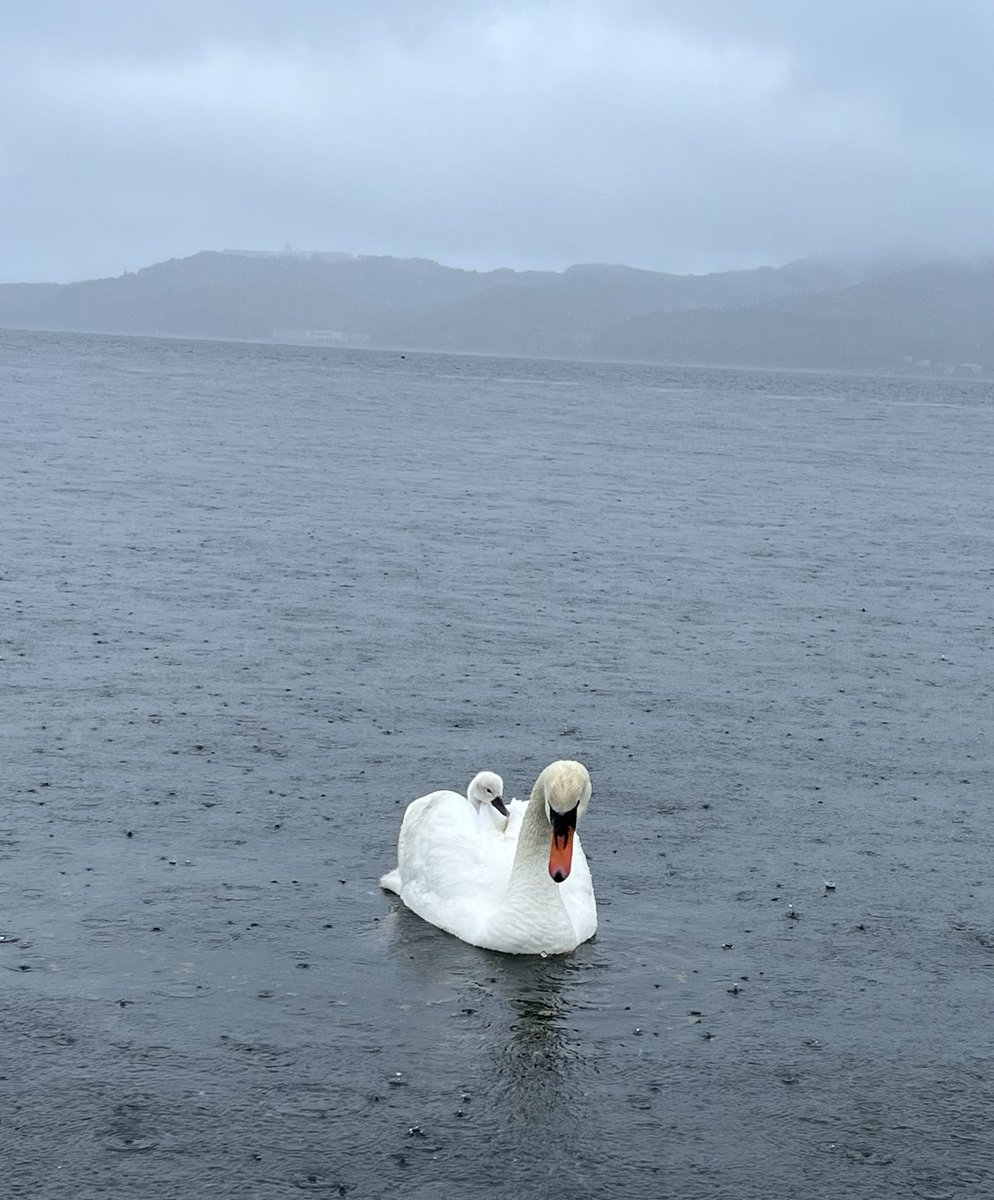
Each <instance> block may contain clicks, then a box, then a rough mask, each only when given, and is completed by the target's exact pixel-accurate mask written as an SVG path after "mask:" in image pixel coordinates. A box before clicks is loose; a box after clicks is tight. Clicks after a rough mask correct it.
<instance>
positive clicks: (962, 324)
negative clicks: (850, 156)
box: [0, 251, 994, 373]
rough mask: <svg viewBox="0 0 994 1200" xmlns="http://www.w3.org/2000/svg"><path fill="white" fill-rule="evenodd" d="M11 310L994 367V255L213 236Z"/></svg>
mask: <svg viewBox="0 0 994 1200" xmlns="http://www.w3.org/2000/svg"><path fill="white" fill-rule="evenodd" d="M0 325H2V326H6V327H13V328H31V329H61V330H78V331H99V332H109V333H128V334H151V335H169V336H189V337H217V338H238V339H251V340H259V339H262V340H265V339H270V338H275V339H277V340H289V341H293V340H308V341H322V342H331V343H336V344H344V345H369V346H378V347H394V348H409V349H427V350H446V351H452V352H463V353H491V354H508V355H526V356H527V355H535V356H550V357H571V358H576V357H580V358H583V357H591V358H620V359H637V360H643V361H650V362H669V363H707V364H711V365H743V366H745V365H755V366H770V367H776V366H783V367H811V368H827V369H833V368H834V369H849V370H885V371H887V370H917V371H922V370H945V371H948V370H959V371H963V372H967V373H973V372H976V371H977V369H978V368H980V369H982V370H983V371H984V372H985V373H986V372H988V371H991V370H994V265H992V264H991V263H985V264H982V265H972V266H967V265H958V264H938V265H931V266H916V267H905V268H903V269H898V268H895V267H894V266H893V265H891V266H885V265H878V266H876V267H872V266H863V267H860V268H855V267H852V266H843V265H832V264H829V263H826V262H821V261H817V260H806V261H802V262H796V263H791V264H789V265H787V266H784V267H779V268H770V267H762V268H758V269H756V270H751V271H731V272H719V273H715V274H711V275H669V274H664V273H660V272H654V271H645V270H638V269H635V268H631V267H623V266H606V265H601V264H592V265H584V266H575V267H570V268H568V269H567V270H565V271H563V272H551V271H524V272H516V271H511V270H497V271H488V272H477V271H464V270H458V269H455V268H451V267H445V266H441V265H440V264H438V263H435V262H430V261H428V260H425V259H395V258H383V257H355V256H350V255H344V254H313V255H307V254H301V253H287V254H253V253H248V252H237V251H225V252H204V253H201V254H195V255H193V256H192V257H190V258H185V259H175V260H172V261H170V262H166V263H159V264H157V265H155V266H150V267H146V268H144V269H143V270H141V271H138V272H136V273H133V274H132V273H129V274H126V275H123V276H121V277H119V278H116V279H99V280H90V281H87V282H82V283H73V284H65V285H59V284H5V285H0Z"/></svg>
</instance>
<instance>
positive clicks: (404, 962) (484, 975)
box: [381, 905, 599, 1168]
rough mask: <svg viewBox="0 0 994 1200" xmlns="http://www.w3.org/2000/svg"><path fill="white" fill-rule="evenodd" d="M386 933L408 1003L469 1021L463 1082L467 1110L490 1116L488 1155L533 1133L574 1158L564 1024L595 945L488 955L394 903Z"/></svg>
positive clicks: (578, 1104)
mask: <svg viewBox="0 0 994 1200" xmlns="http://www.w3.org/2000/svg"><path fill="white" fill-rule="evenodd" d="M381 928H382V923H381ZM386 935H387V941H388V946H389V949H390V952H391V955H392V957H393V958H394V960H395V961H396V962H397V964H398V971H399V974H400V976H401V978H402V980H406V984H402V987H404V989H405V992H406V994H407V996H408V999H413V991H416V992H417V994H418V996H419V997H420V1000H421V1003H422V1004H426V1005H432V1004H445V1003H446V1002H451V1003H452V1004H453V1005H454V1006H456V1005H458V1006H460V1007H461V1008H462V1011H463V1012H472V1013H473V1015H472V1017H470V1018H469V1020H470V1021H471V1022H472V1023H473V1024H472V1030H473V1034H474V1037H473V1041H472V1045H471V1047H467V1049H468V1050H470V1051H471V1054H472V1062H471V1072H470V1071H467V1073H466V1074H465V1075H464V1078H467V1077H472V1079H473V1081H474V1082H473V1087H474V1103H483V1104H486V1106H487V1107H488V1108H489V1109H491V1111H492V1114H493V1115H492V1118H491V1121H492V1123H491V1124H488V1126H487V1127H488V1129H489V1130H490V1131H491V1132H490V1134H488V1136H489V1137H490V1138H491V1139H492V1140H491V1146H492V1148H495V1147H496V1145H497V1144H501V1145H503V1146H504V1148H505V1150H506V1151H507V1152H513V1153H516V1154H517V1153H521V1152H522V1147H523V1146H524V1145H525V1143H526V1141H527V1142H528V1143H532V1141H533V1139H534V1137H535V1134H536V1132H540V1133H541V1144H543V1145H545V1146H546V1147H552V1146H555V1147H556V1151H555V1154H554V1157H555V1158H559V1156H560V1155H564V1154H570V1153H574V1152H575V1149H576V1140H575V1139H576V1138H578V1136H579V1132H580V1130H581V1128H582V1125H583V1122H582V1116H583V1114H582V1108H583V1106H584V1104H585V1103H586V1101H585V1097H584V1093H585V1090H586V1089H585V1087H584V1086H583V1074H584V1071H585V1067H584V1066H583V1064H584V1061H585V1058H586V1051H585V1049H584V1047H583V1044H582V1042H581V1038H580V1035H579V1033H578V1032H577V1030H576V1029H575V1028H574V1027H573V1022H572V1016H573V1013H574V1011H575V1009H576V1007H577V1005H578V1003H580V996H581V995H582V994H583V992H584V991H585V984H586V981H587V979H588V978H589V972H590V970H591V969H596V965H597V962H598V958H599V956H598V955H597V952H596V949H595V947H594V946H593V945H588V946H585V947H581V948H580V949H579V950H578V951H576V952H575V953H573V954H569V955H561V956H554V957H549V958H539V957H531V956H518V955H504V954H496V953H493V952H491V951H487V950H480V949H477V948H476V947H473V946H468V945H466V944H465V943H463V942H460V941H459V940H458V939H456V938H453V937H450V936H449V935H448V934H445V933H442V932H441V931H440V930H438V929H435V928H434V927H432V926H430V925H427V924H426V923H425V922H424V921H421V920H420V919H419V918H418V917H416V916H414V914H413V913H411V912H409V911H408V910H406V909H404V908H403V907H402V906H400V905H398V906H397V909H396V910H395V911H394V912H393V913H392V914H391V919H390V921H389V923H388V927H387V929H386ZM412 983H413V984H414V985H415V987H414V989H411V984H412ZM464 1070H465V1065H464ZM476 1115H477V1117H479V1116H480V1115H481V1114H480V1113H479V1112H477V1114H476ZM546 1165H547V1166H549V1167H550V1168H551V1166H552V1162H551V1161H550V1162H548V1163H547V1164H546Z"/></svg>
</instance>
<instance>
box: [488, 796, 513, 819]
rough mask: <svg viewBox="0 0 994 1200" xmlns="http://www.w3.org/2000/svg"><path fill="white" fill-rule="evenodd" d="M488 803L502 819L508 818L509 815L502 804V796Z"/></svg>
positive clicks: (505, 806)
mask: <svg viewBox="0 0 994 1200" xmlns="http://www.w3.org/2000/svg"><path fill="white" fill-rule="evenodd" d="M490 803H491V804H492V805H493V806H494V808H496V809H497V811H498V812H499V813H500V815H501V816H502V817H509V816H510V815H511V814H510V813H509V812H508V811H507V805H506V804H505V803H504V799H503V797H502V796H498V797H497V799H496V800H491V801H490Z"/></svg>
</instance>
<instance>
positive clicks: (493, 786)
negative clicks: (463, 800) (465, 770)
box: [466, 771, 507, 817]
mask: <svg viewBox="0 0 994 1200" xmlns="http://www.w3.org/2000/svg"><path fill="white" fill-rule="evenodd" d="M466 796H467V798H468V799H470V800H472V802H473V803H474V804H475V805H476V808H477V810H478V811H479V809H481V808H483V806H484V805H485V804H492V805H493V807H494V808H496V809H497V811H498V812H499V813H500V814H501V815H502V816H504V817H506V816H507V805H506V804H505V803H504V780H503V779H501V777H500V776H499V775H495V774H494V773H493V771H481V772H480V773H479V775H474V776H473V778H472V779H471V780H470V782H469V787H468V788H467V789H466Z"/></svg>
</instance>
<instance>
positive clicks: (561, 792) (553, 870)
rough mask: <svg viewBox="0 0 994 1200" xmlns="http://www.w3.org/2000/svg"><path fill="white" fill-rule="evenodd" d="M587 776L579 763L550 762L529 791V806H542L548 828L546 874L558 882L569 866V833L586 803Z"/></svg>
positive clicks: (571, 863)
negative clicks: (549, 829)
mask: <svg viewBox="0 0 994 1200" xmlns="http://www.w3.org/2000/svg"><path fill="white" fill-rule="evenodd" d="M590 792H591V783H590V774H589V773H588V771H587V768H586V767H585V766H584V765H583V763H578V762H574V761H572V760H571V759H560V761H559V762H554V763H550V764H549V765H548V766H547V767H546V768H545V770H544V771H543V772H542V774H541V775H539V777H538V779H537V780H536V781H535V786H534V787H533V788H532V803H533V804H535V803H538V804H542V805H544V806H545V815H546V817H547V819H548V821H549V824H550V825H551V826H552V846H551V848H550V850H549V874H550V875H551V876H552V878H553V879H554V880H555V882H556V883H562V882H563V880H564V879H566V878H567V877H568V875H569V873H570V868H571V867H572V865H573V834H574V833H575V832H576V823H577V821H578V820H579V819H580V817H582V816H583V814H584V813H585V812H586V811H587V805H588V804H589V803H590Z"/></svg>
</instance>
